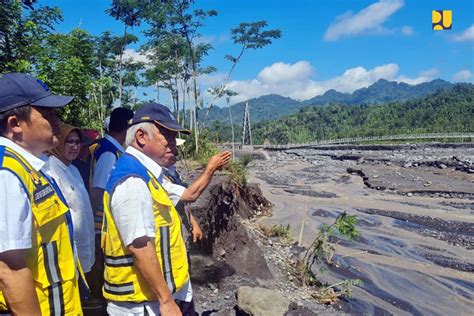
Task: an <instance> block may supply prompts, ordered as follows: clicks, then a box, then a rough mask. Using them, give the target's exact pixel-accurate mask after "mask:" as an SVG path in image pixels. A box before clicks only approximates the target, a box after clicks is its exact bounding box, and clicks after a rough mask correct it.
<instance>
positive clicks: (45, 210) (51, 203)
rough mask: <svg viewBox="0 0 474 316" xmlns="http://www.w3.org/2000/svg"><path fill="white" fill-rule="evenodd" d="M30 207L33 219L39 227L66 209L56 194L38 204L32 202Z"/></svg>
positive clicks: (62, 213) (63, 212)
mask: <svg viewBox="0 0 474 316" xmlns="http://www.w3.org/2000/svg"><path fill="white" fill-rule="evenodd" d="M32 209H33V214H34V216H35V220H36V222H37V223H38V226H40V227H41V226H43V225H45V224H47V223H48V222H50V221H52V220H53V219H55V218H58V217H59V216H61V215H64V214H65V213H66V212H67V211H68V208H67V206H65V205H64V204H63V203H61V202H60V200H59V198H58V197H57V196H53V197H50V198H48V199H47V200H45V201H43V202H41V203H38V204H34V203H32Z"/></svg>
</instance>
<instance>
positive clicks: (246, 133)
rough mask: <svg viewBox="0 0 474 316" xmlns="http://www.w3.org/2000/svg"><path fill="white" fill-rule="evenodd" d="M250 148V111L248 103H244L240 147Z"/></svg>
mask: <svg viewBox="0 0 474 316" xmlns="http://www.w3.org/2000/svg"><path fill="white" fill-rule="evenodd" d="M245 145H250V146H252V145H253V143H252V130H251V128H250V110H249V103H248V102H245V107H244V119H243V121H242V146H245Z"/></svg>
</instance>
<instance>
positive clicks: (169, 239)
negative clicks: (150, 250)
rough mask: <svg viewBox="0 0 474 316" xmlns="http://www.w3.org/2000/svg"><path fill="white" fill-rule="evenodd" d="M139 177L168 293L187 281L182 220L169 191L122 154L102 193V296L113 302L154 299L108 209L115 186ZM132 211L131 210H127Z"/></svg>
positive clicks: (138, 164) (179, 287)
mask: <svg viewBox="0 0 474 316" xmlns="http://www.w3.org/2000/svg"><path fill="white" fill-rule="evenodd" d="M130 176H134V177H137V176H138V177H140V178H142V179H143V180H144V181H145V182H146V183H147V186H148V189H149V191H150V194H151V197H152V199H153V213H154V218H155V228H156V232H155V240H154V242H155V249H156V254H157V257H158V261H159V263H160V266H161V270H162V272H163V276H164V278H165V281H166V283H167V285H168V288H169V289H170V291H171V293H175V292H177V291H179V290H181V289H182V288H183V287H184V285H186V283H187V282H188V281H189V271H188V259H187V256H186V247H185V244H184V240H183V237H182V235H181V220H180V217H179V215H178V212H177V211H176V209H175V208H174V206H173V203H172V202H171V200H170V198H169V197H168V194H167V193H166V191H165V190H164V189H163V187H162V186H161V185H160V183H159V182H158V181H157V179H156V178H155V177H154V176H153V174H152V173H151V172H150V171H149V170H147V169H146V168H145V166H143V164H141V163H140V162H139V161H138V160H137V159H136V158H135V157H133V156H131V155H129V154H124V155H122V156H121V157H120V158H119V160H118V161H117V163H116V164H115V169H114V170H113V171H112V173H111V174H110V177H109V181H108V183H107V186H106V190H105V193H104V214H105V218H104V223H103V226H102V248H103V250H104V255H105V272H104V278H105V283H104V288H103V294H104V297H105V298H106V299H108V300H113V301H129V302H137V303H138V302H144V301H155V300H157V297H156V296H155V294H154V293H153V292H152V290H151V288H150V286H149V285H148V283H147V282H146V280H144V279H143V277H142V276H141V274H140V273H139V272H138V271H137V269H136V268H135V266H134V264H133V256H132V254H131V253H130V251H128V249H127V247H126V245H124V244H123V242H122V239H121V238H120V233H119V232H118V230H117V226H116V225H115V221H114V217H113V213H112V212H111V210H110V199H111V196H112V194H113V191H114V189H115V187H116V186H117V185H118V184H120V183H122V182H123V181H124V180H125V179H126V178H127V177H130ZM130 211H131V212H133V211H134V210H130Z"/></svg>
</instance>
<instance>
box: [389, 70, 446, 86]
mask: <svg viewBox="0 0 474 316" xmlns="http://www.w3.org/2000/svg"><path fill="white" fill-rule="evenodd" d="M438 74H439V71H438V69H436V68H431V69H428V70H424V71H422V72H420V74H419V75H418V76H417V77H415V78H409V77H406V76H403V75H400V76H398V77H397V78H394V79H393V80H394V81H398V82H405V83H408V84H412V85H415V84H420V83H423V82H427V81H431V80H433V79H435V78H436V76H437V75H438Z"/></svg>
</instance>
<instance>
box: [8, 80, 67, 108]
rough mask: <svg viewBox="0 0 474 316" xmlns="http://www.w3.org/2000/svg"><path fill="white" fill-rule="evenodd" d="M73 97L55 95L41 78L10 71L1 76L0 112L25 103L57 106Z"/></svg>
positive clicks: (64, 103)
mask: <svg viewBox="0 0 474 316" xmlns="http://www.w3.org/2000/svg"><path fill="white" fill-rule="evenodd" d="M72 99H73V97H67V96H62V95H53V94H52V93H51V92H50V91H49V88H48V86H47V85H46V84H45V83H44V82H43V81H41V80H39V79H36V78H34V77H32V76H30V75H27V74H23V73H9V74H5V75H3V76H2V77H1V78H0V113H1V112H5V111H8V110H11V109H14V108H17V107H20V106H23V105H33V106H39V107H50V108H57V107H62V106H65V105H67V104H69V103H70V102H71V101H72Z"/></svg>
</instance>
